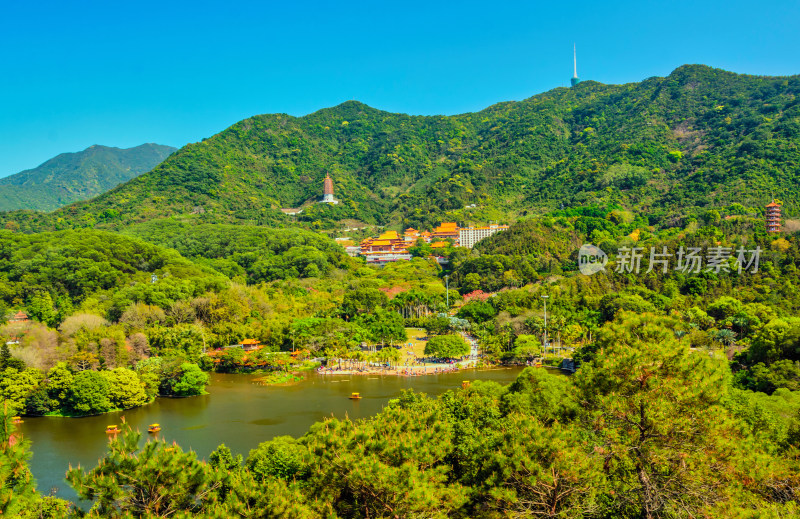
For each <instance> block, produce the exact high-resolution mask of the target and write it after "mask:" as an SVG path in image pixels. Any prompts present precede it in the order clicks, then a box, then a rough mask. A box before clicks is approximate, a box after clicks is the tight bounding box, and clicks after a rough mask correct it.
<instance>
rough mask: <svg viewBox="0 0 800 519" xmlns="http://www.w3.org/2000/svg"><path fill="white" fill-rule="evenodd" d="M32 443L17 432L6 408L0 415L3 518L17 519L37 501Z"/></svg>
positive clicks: (0, 505)
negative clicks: (30, 450)
mask: <svg viewBox="0 0 800 519" xmlns="http://www.w3.org/2000/svg"><path fill="white" fill-rule="evenodd" d="M29 446H30V442H29V441H27V440H24V439H23V438H22V435H21V434H19V433H18V432H16V430H15V427H14V425H13V423H12V417H11V411H10V410H9V409H8V406H7V405H4V406H3V410H2V412H0V515H2V516H3V517H17V516H18V515H21V514H22V513H23V512H24V511H25V510H28V509H30V508H31V507H32V506H33V505H34V504H35V503H36V501H37V500H38V494H37V493H36V486H35V485H36V483H35V481H34V479H33V475H32V474H31V471H30V469H29V468H28V460H29V459H30V457H31V453H30V452H29V451H28V447H29Z"/></svg>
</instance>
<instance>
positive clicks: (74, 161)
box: [0, 144, 175, 211]
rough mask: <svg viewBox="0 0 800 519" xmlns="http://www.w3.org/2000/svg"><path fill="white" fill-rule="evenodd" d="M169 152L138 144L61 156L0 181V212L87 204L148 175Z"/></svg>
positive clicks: (160, 147)
mask: <svg viewBox="0 0 800 519" xmlns="http://www.w3.org/2000/svg"><path fill="white" fill-rule="evenodd" d="M173 151H175V148H172V147H170V146H162V145H160V144H142V145H141V146H136V147H134V148H127V149H120V148H112V147H108V146H99V145H95V146H90V147H88V148H86V149H85V150H83V151H79V152H77V153H62V154H61V155H58V156H56V157H53V158H52V159H50V160H48V161H47V162H45V163H43V164H42V165H40V166H39V167H36V168H34V169H28V170H25V171H21V172H19V173H17V174H15V175H11V176H8V177H5V178H0V211H13V210H15V209H33V210H35V211H53V210H55V209H57V208H59V207H62V206H65V205H67V204H70V203H72V202H76V201H79V200H87V199H89V198H92V197H93V196H97V195H99V194H101V193H105V192H106V191H108V190H109V189H111V188H114V187H116V186H118V185H120V184H122V183H123V182H127V181H128V180H130V179H132V178H134V177H137V176H139V175H141V174H142V173H145V172H147V171H150V170H151V169H153V168H154V167H155V166H156V165H157V164H158V163H159V162H161V161H162V160H164V159H165V158H167V157H168V156H169V154H170V153H172V152H173Z"/></svg>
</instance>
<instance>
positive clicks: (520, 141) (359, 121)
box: [5, 65, 800, 229]
mask: <svg viewBox="0 0 800 519" xmlns="http://www.w3.org/2000/svg"><path fill="white" fill-rule="evenodd" d="M798 93H800V77H798V76H791V77H756V76H747V75H739V74H734V73H731V72H726V71H723V70H719V69H713V68H710V67H707V66H700V65H687V66H682V67H680V68H678V69H676V70H675V71H674V72H673V73H672V74H670V75H669V76H667V77H665V78H650V79H647V80H645V81H642V82H640V83H631V84H626V85H603V84H600V83H597V82H593V81H586V82H582V83H580V84H579V85H577V86H576V87H574V88H571V89H567V88H557V89H554V90H551V91H549V92H545V93H542V94H539V95H536V96H534V97H531V98H529V99H526V100H524V101H520V102H506V103H499V104H496V105H493V106H491V107H489V108H487V109H485V110H482V111H480V112H476V113H468V114H462V115H455V116H430V117H428V116H409V115H403V114H392V113H387V112H382V111H379V110H376V109H374V108H370V107H368V106H366V105H364V104H361V103H358V102H355V101H349V102H346V103H343V104H341V105H339V106H336V107H333V108H328V109H324V110H320V111H318V112H315V113H312V114H310V115H307V116H304V117H299V118H298V117H292V116H289V115H285V114H272V115H259V116H254V117H251V118H249V119H245V120H243V121H240V122H238V123H236V124H234V125H233V126H231V127H230V128H228V129H226V130H224V131H222V132H220V133H219V134H217V135H214V136H213V137H210V138H208V139H204V140H203V141H202V142H198V143H195V144H190V145H187V146H185V147H184V148H182V149H181V150H179V151H178V152H176V153H175V154H173V155H172V156H171V157H169V159H167V160H166V161H164V162H163V163H162V164H160V165H159V166H158V167H156V168H155V169H154V170H153V171H152V172H150V173H148V174H145V175H142V176H141V177H138V178H137V179H135V180H133V181H131V182H129V183H127V184H125V185H123V186H121V187H119V188H117V189H115V190H113V191H111V192H109V193H106V194H104V195H102V196H100V197H98V198H97V199H95V200H92V201H91V202H87V203H83V204H77V205H74V206H71V207H68V208H65V209H63V210H61V211H58V212H57V213H56V214H55V215H53V216H52V217H44V216H42V215H37V214H31V213H20V214H14V215H8V216H6V217H5V218H7V219H9V218H10V219H13V220H14V223H13V225H19V226H21V228H23V229H41V228H56V227H58V226H94V225H98V226H123V225H126V224H129V223H131V222H137V221H145V220H150V219H153V218H157V217H163V216H169V215H189V214H195V215H197V216H196V217H197V218H199V219H201V220H202V221H209V222H243V221H244V222H257V223H262V224H273V225H274V224H276V223H278V222H285V221H286V219H285V217H284V216H283V215H282V214H281V213H279V212H278V211H277V209H278V208H281V207H297V206H300V205H302V204H304V203H306V202H311V201H314V200H316V199H317V198H318V197H319V196H320V194H321V189H322V179H323V178H324V177H325V174H326V173H330V174H331V176H332V177H333V178H334V180H335V183H336V196H337V197H338V198H339V199H340V200H341V201H342V203H341V204H339V205H338V206H316V207H314V208H313V209H310V210H309V211H308V212H306V213H304V214H303V216H302V217H301V220H306V221H309V222H311V223H313V222H315V221H316V222H319V221H325V220H329V221H333V220H341V219H345V218H355V219H360V220H363V221H366V222H372V223H379V224H390V225H398V226H400V225H402V226H406V225H411V226H414V227H419V226H423V227H424V226H426V225H429V224H430V223H435V222H436V221H437V220H442V219H445V218H447V219H450V218H453V219H458V220H459V221H465V222H468V221H473V220H474V221H481V220H483V221H485V220H486V219H488V218H490V217H494V218H496V217H497V216H498V215H505V216H518V215H524V214H528V213H543V212H547V211H550V210H554V209H569V208H570V207H576V206H586V205H591V204H599V205H609V206H610V205H617V206H620V207H621V208H624V209H627V210H629V211H632V212H633V213H635V214H644V215H647V218H648V220H649V222H650V223H651V224H659V223H663V224H667V225H673V224H676V223H678V222H680V221H682V219H683V218H685V216H686V215H687V214H689V215H692V214H698V213H700V212H702V210H703V208H704V207H705V206H707V205H709V204H716V205H728V204H730V203H733V202H739V203H742V204H744V205H750V206H761V205H763V203H764V202H765V201H767V199H768V198H770V197H771V196H772V195H774V196H777V197H778V198H783V199H785V200H786V205H785V206H784V207H785V209H786V210H787V211H788V212H789V213H796V211H797V207H796V202H795V200H796V199H797V195H798V186H800V182H798V164H800V151H799V150H798V137H800V105H799V104H798ZM472 204H475V206H476V207H474V208H466V206H468V205H472Z"/></svg>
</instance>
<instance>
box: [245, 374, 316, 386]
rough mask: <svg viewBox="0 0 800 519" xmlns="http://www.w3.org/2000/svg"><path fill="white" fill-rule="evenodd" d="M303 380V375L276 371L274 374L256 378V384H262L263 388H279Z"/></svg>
mask: <svg viewBox="0 0 800 519" xmlns="http://www.w3.org/2000/svg"><path fill="white" fill-rule="evenodd" d="M303 379H305V375H302V374H300V373H291V372H286V371H276V372H274V373H270V374H269V375H265V376H263V377H259V378H257V379H256V382H259V383H261V384H264V385H265V386H280V385H287V384H296V383H297V382H300V381H302V380H303Z"/></svg>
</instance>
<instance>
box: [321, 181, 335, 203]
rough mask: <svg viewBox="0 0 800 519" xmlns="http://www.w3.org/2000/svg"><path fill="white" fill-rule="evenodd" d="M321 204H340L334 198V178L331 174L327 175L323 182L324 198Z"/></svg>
mask: <svg viewBox="0 0 800 519" xmlns="http://www.w3.org/2000/svg"><path fill="white" fill-rule="evenodd" d="M319 202H320V203H321V204H338V203H339V201H338V200H336V199H335V198H333V179H332V178H331V176H330V175H328V174H326V175H325V180H324V181H323V182H322V200H320V201H319Z"/></svg>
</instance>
